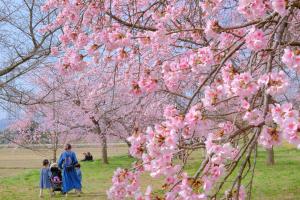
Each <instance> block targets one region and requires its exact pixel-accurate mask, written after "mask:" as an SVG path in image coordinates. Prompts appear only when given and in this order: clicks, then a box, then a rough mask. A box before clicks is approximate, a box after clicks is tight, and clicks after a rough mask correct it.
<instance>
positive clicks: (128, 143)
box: [124, 139, 133, 158]
mask: <svg viewBox="0 0 300 200" xmlns="http://www.w3.org/2000/svg"><path fill="white" fill-rule="evenodd" d="M124 141H125V143H126V144H127V146H128V151H127V155H128V157H129V158H133V157H132V155H131V154H130V151H129V149H130V147H131V143H130V142H129V141H128V140H126V139H125V140H124Z"/></svg>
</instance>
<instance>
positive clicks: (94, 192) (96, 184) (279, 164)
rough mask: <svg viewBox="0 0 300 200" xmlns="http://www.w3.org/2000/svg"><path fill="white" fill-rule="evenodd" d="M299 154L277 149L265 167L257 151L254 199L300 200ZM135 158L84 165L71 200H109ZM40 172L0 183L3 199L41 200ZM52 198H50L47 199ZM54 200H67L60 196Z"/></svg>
mask: <svg viewBox="0 0 300 200" xmlns="http://www.w3.org/2000/svg"><path fill="white" fill-rule="evenodd" d="M299 153H300V151H299V150H296V149H291V148H280V149H275V160H276V165H274V166H266V164H265V160H266V153H265V151H263V150H260V151H259V152H258V158H257V166H256V171H255V173H256V176H255V179H254V185H253V198H252V199H261V200H277V199H278V200H282V199H284V200H287V199H291V200H296V199H300V156H299ZM131 162H132V159H130V158H128V157H127V156H114V157H111V158H110V164H109V165H103V164H101V162H100V161H99V160H97V161H95V162H90V163H82V172H83V186H84V188H83V191H84V194H83V195H82V196H81V197H75V196H72V195H70V197H68V199H84V200H91V199H98V200H102V199H103V200H104V199H106V190H107V189H108V188H109V186H110V184H111V176H112V174H113V171H114V170H115V169H116V168H118V167H129V166H130V163H131ZM198 163H199V159H197V155H196V156H194V157H193V160H192V161H191V162H190V163H189V164H188V166H187V170H188V171H189V172H190V173H193V172H195V171H196V169H197V166H198V165H197V164H198ZM143 179H144V181H146V182H147V183H148V184H153V185H154V187H155V188H156V190H158V188H159V187H160V184H159V182H160V181H157V182H155V181H152V180H150V179H149V178H147V177H143ZM38 183H39V170H37V169H35V170H27V171H25V172H23V173H21V174H19V175H17V176H13V177H7V178H2V179H1V180H0V199H1V200H21V199H22V200H35V199H38V191H39V188H38ZM45 199H49V197H45ZM54 199H64V197H62V196H60V195H57V196H56V197H55V198H54Z"/></svg>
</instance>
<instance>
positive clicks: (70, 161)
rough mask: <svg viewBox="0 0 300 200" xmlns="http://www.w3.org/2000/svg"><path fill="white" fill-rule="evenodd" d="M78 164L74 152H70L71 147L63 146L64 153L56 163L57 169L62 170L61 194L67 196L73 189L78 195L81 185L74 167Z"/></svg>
mask: <svg viewBox="0 0 300 200" xmlns="http://www.w3.org/2000/svg"><path fill="white" fill-rule="evenodd" d="M77 163H78V161H77V158H76V154H75V152H73V151H72V146H71V145H70V144H66V145H65V151H64V152H63V153H62V154H61V155H60V158H59V161H58V167H59V168H60V169H62V172H63V176H62V179H63V192H64V193H66V196H67V195H68V192H69V191H70V190H72V189H75V190H76V192H77V193H78V196H79V195H80V191H81V183H80V179H79V177H78V176H77V173H76V170H75V165H76V164H77Z"/></svg>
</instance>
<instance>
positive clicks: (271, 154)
mask: <svg viewBox="0 0 300 200" xmlns="http://www.w3.org/2000/svg"><path fill="white" fill-rule="evenodd" d="M274 164H275V159H274V150H273V147H272V148H271V149H267V165H274Z"/></svg>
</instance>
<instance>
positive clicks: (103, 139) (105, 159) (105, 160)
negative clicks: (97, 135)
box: [101, 133, 108, 164]
mask: <svg viewBox="0 0 300 200" xmlns="http://www.w3.org/2000/svg"><path fill="white" fill-rule="evenodd" d="M101 148H102V162H103V163H104V164H108V156H107V139H106V134H103V133H102V134H101Z"/></svg>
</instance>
